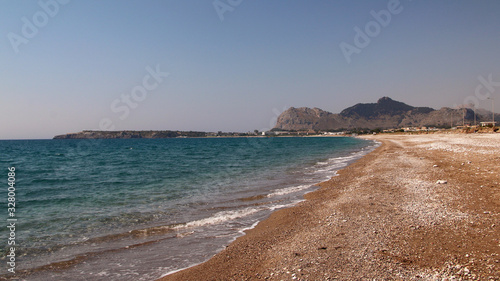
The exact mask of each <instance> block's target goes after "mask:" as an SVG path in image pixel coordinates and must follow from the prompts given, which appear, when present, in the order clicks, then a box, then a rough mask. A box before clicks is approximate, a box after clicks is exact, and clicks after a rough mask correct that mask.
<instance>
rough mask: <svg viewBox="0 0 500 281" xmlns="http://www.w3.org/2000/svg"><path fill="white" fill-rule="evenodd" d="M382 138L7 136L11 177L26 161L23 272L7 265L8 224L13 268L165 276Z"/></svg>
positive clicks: (19, 182)
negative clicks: (46, 138) (61, 138)
mask: <svg viewBox="0 0 500 281" xmlns="http://www.w3.org/2000/svg"><path fill="white" fill-rule="evenodd" d="M374 145H375V144H374V143H372V142H369V141H365V140H360V139H355V138H342V137H339V138H337V137H307V138H200V139H128V140H125V139H118V140H16V141H0V153H1V154H0V167H1V168H0V170H2V171H4V172H3V176H2V175H1V174H0V177H4V180H3V181H2V182H4V183H6V182H7V178H8V176H7V173H8V169H7V168H8V167H15V168H16V218H17V219H18V222H17V225H16V275H14V274H11V273H9V272H7V269H8V265H7V264H6V262H7V260H6V258H5V257H6V255H7V249H8V245H7V241H8V235H9V230H8V229H7V228H5V227H3V228H0V245H2V244H3V245H2V247H0V249H1V251H2V253H1V256H2V261H3V262H2V264H3V266H0V267H2V271H1V275H2V277H15V276H17V277H19V276H22V277H23V278H26V279H27V280H154V279H155V278H158V277H160V276H161V275H163V274H165V273H167V272H170V271H173V270H177V269H180V268H184V267H187V266H190V265H193V264H196V263H200V262H203V261H205V260H206V259H208V258H210V257H211V256H213V255H214V254H215V253H216V252H217V251H219V250H220V249H222V248H223V247H224V246H225V245H227V244H228V243H230V242H231V241H232V240H234V239H235V238H236V237H237V236H240V235H242V233H243V230H245V229H248V228H249V227H252V226H253V225H255V224H256V223H257V222H258V221H260V220H262V219H264V218H266V217H267V216H268V215H269V214H270V212H272V211H273V210H276V209H279V208H283V207H286V206H290V205H291V204H294V203H297V202H299V201H300V200H302V196H303V194H304V193H306V192H308V191H311V190H313V189H314V187H313V185H314V184H316V183H319V182H321V181H324V180H327V179H328V178H330V177H332V176H334V175H335V171H337V170H338V169H340V168H342V167H344V166H346V165H347V164H348V163H350V162H352V161H354V160H356V159H358V158H359V157H361V156H362V155H364V154H366V153H367V152H369V151H370V150H371V149H373V147H374ZM7 187H8V186H7V185H5V188H4V191H3V195H2V192H1V191H0V197H1V198H2V200H3V203H4V204H2V205H3V206H4V211H2V210H1V209H0V214H2V213H4V215H3V217H4V218H5V224H6V225H7V218H8V217H7V198H8V196H7V192H8V191H7ZM2 241H3V242H2ZM47 265H51V266H52V268H51V269H48V267H47ZM54 267H56V268H57V269H58V270H54ZM23 274H24V275H23Z"/></svg>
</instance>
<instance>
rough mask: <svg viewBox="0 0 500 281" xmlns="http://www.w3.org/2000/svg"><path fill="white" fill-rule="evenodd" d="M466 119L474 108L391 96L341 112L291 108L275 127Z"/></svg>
mask: <svg viewBox="0 0 500 281" xmlns="http://www.w3.org/2000/svg"><path fill="white" fill-rule="evenodd" d="M495 116H497V115H495ZM498 116H499V117H500V115H498ZM495 118H497V117H495ZM463 119H465V123H469V124H473V123H474V111H473V110H472V109H469V108H464V109H452V108H448V107H443V108H441V109H439V110H435V109H433V108H430V107H414V106H411V105H408V104H405V103H403V102H399V101H395V100H393V99H391V98H389V97H383V98H381V99H379V100H378V101H377V102H376V103H358V104H356V105H354V106H351V107H348V108H346V109H344V110H342V111H341V112H340V113H338V114H334V113H330V112H328V111H324V110H322V109H319V108H307V107H301V108H294V107H291V108H289V109H287V110H286V111H284V112H283V113H282V114H280V116H279V117H278V120H277V123H276V126H275V127H274V130H286V131H302V130H322V131H328V130H342V129H354V128H367V129H376V128H380V129H390V128H401V127H423V126H425V127H450V124H453V126H456V125H462V123H463ZM498 120H500V119H498ZM476 121H477V122H481V121H491V112H490V115H487V114H484V113H483V114H477V116H476Z"/></svg>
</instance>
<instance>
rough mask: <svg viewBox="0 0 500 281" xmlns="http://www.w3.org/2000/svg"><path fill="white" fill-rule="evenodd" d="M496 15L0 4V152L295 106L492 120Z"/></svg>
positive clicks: (360, 7) (294, 2)
mask: <svg viewBox="0 0 500 281" xmlns="http://www.w3.org/2000/svg"><path fill="white" fill-rule="evenodd" d="M499 12H500V1H497V0H481V1H475V0H469V1H464V0H462V1H460V0H456V1H451V0H443V1H430V0H428V1H426V0H413V1H411V0H400V1H397V0H380V1H379V0H369V1H368V0H366V1H352V0H338V1H325V0H307V1H306V0H302V1H298V0H276V1H265V0H251V1H250V0H215V1H214V0H207V1H205V0H178V1H174V0H171V1H166V0H165V1H160V0H141V1H139V0H137V1H132V0H107V1H102V0H37V1H30V0H0V36H1V39H0V79H1V80H0V81H1V83H0V139H48V138H52V137H53V136H55V135H59V134H65V133H71V132H79V131H82V130H111V129H113V130H184V131H189V130H193V131H234V132H247V131H253V130H255V129H257V130H261V131H262V130H266V129H270V128H272V127H273V126H274V123H275V121H276V117H277V116H278V115H279V114H280V113H281V112H282V111H284V110H285V109H287V108H289V107H292V106H293V107H319V108H321V109H323V110H327V111H330V112H333V113H338V112H340V111H341V110H343V109H344V108H346V107H349V106H352V105H354V104H356V103H368V102H376V101H377V100H378V99H379V98H381V97H383V96H389V97H391V98H393V99H395V100H398V101H402V102H405V103H407V104H410V105H413V106H430V107H433V108H436V109H439V108H441V107H455V106H457V105H460V104H465V103H470V102H475V104H476V105H477V106H479V107H482V108H487V109H491V105H492V102H491V100H489V99H487V97H488V96H491V97H497V100H500V99H499V98H498V97H499V95H498V93H499V92H500V16H499ZM499 104H500V103H499ZM498 108H500V106H498Z"/></svg>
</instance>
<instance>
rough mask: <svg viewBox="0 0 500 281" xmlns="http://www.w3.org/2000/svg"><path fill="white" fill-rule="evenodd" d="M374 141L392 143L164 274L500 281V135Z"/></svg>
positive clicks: (224, 277)
mask: <svg viewBox="0 0 500 281" xmlns="http://www.w3.org/2000/svg"><path fill="white" fill-rule="evenodd" d="M367 138H370V139H376V140H378V141H381V142H382V143H383V145H382V146H380V147H379V148H377V149H376V150H375V151H374V152H372V153H370V154H368V155H367V156H365V157H364V158H362V159H360V160H359V161H357V162H356V163H354V164H352V165H350V166H348V167H347V168H345V169H343V170H341V171H340V172H339V175H338V176H336V177H334V178H332V179H331V180H329V181H327V182H323V183H321V184H319V185H320V186H321V189H319V190H318V191H315V192H313V193H309V194H307V195H306V199H307V200H306V201H303V202H302V203H300V204H298V205H297V206H295V207H291V208H287V209H283V210H279V211H277V212H275V213H273V214H272V215H271V216H270V217H269V218H268V219H267V220H265V221H262V222H260V223H259V224H258V225H257V226H256V227H255V228H254V229H251V230H249V231H247V235H245V236H242V237H240V238H238V239H237V240H236V241H234V242H233V243H232V244H230V245H229V246H228V247H227V248H226V249H225V250H223V251H222V252H220V253H219V254H217V255H215V256H214V257H213V258H211V259H210V260H209V261H207V262H205V263H203V264H200V265H198V266H195V267H191V268H189V269H186V270H182V271H180V272H177V273H174V274H171V275H168V276H166V277H164V278H163V279H161V280H375V279H376V280H500V134H481V135H479V134H470V135H466V134H456V135H444V134H429V135H377V136H368V137H367ZM165 258H166V259H168V253H167V254H166V256H165Z"/></svg>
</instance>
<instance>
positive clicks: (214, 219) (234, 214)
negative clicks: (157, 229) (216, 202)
mask: <svg viewBox="0 0 500 281" xmlns="http://www.w3.org/2000/svg"><path fill="white" fill-rule="evenodd" d="M260 211H262V208H260V209H257V208H246V209H242V210H234V211H223V212H218V213H216V214H214V215H213V216H211V217H208V218H204V219H200V220H196V221H191V222H188V223H186V224H184V225H180V226H176V227H174V229H179V228H189V227H201V226H206V225H214V224H220V223H223V222H226V221H230V220H235V219H238V218H242V217H246V216H249V215H252V214H255V213H257V212H260Z"/></svg>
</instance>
